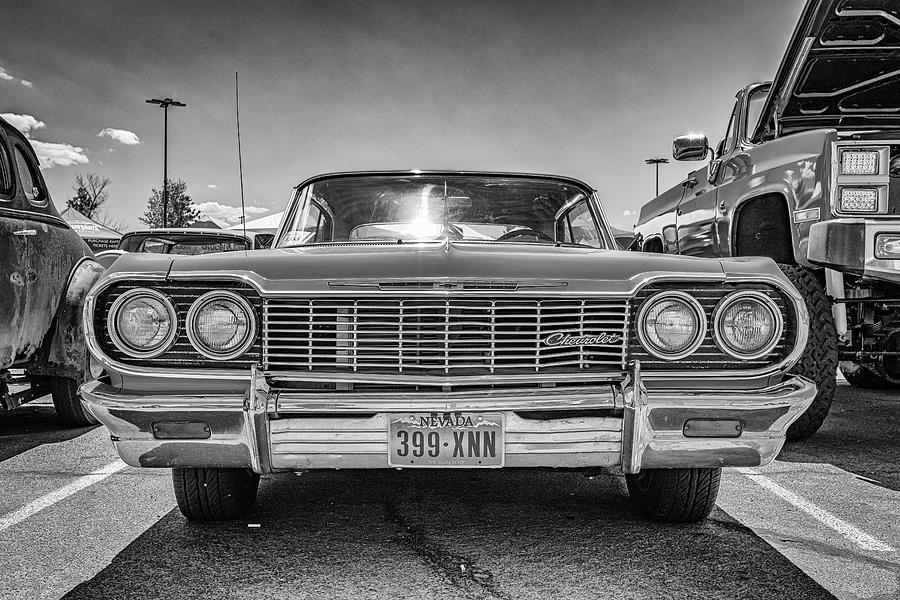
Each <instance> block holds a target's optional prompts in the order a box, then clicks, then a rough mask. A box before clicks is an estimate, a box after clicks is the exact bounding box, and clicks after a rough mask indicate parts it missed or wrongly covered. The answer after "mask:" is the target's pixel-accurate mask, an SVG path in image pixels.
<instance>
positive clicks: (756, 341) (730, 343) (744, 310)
mask: <svg viewBox="0 0 900 600" xmlns="http://www.w3.org/2000/svg"><path fill="white" fill-rule="evenodd" d="M713 324H714V326H713V337H714V338H715V340H716V345H718V346H719V349H720V350H722V352H724V353H726V354H728V355H730V356H732V357H734V358H738V359H742V360H752V359H756V358H761V357H763V356H765V355H766V354H768V353H769V352H771V351H772V349H773V348H774V347H775V346H776V345H777V344H778V341H779V340H780V339H781V332H782V329H783V327H784V323H783V321H782V317H781V311H780V310H779V309H778V306H777V305H776V304H775V302H774V301H773V300H772V299H771V298H770V297H768V296H767V295H765V294H763V293H761V292H751V291H747V292H734V293H732V294H729V295H728V296H725V298H723V299H722V300H721V301H720V302H719V304H718V305H717V306H716V309H715V311H713Z"/></svg>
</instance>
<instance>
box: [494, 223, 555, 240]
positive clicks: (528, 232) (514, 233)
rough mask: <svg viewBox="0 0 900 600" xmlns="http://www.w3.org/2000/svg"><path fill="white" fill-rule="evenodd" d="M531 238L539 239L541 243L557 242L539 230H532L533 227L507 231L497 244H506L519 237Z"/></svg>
mask: <svg viewBox="0 0 900 600" xmlns="http://www.w3.org/2000/svg"><path fill="white" fill-rule="evenodd" d="M526 236H531V237H535V238H537V239H538V241H541V242H553V241H555V240H554V239H553V238H552V237H550V236H549V235H547V234H546V233H544V232H543V231H538V230H537V229H532V228H531V227H525V226H523V227H516V228H515V229H512V230H510V231H507V232H506V233H504V234H503V235H501V236H500V237H498V238H497V239H496V240H494V241H495V242H506V241H509V240H512V239H515V238H518V237H526Z"/></svg>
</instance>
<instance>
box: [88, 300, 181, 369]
mask: <svg viewBox="0 0 900 600" xmlns="http://www.w3.org/2000/svg"><path fill="white" fill-rule="evenodd" d="M135 296H150V297H152V298H155V299H156V300H158V301H159V302H161V303H162V305H163V306H164V307H165V308H166V312H167V313H168V315H169V321H170V322H171V327H170V328H169V332H168V333H167V334H166V337H165V339H164V340H163V342H162V344H160V345H159V346H157V347H156V348H154V349H153V350H148V351H144V352H142V351H140V350H135V349H134V348H132V347H131V346H129V345H128V344H127V343H126V342H125V340H123V339H122V338H121V337H120V335H119V331H118V328H117V326H116V325H115V323H116V318H117V317H118V315H119V311H120V310H121V309H122V305H123V304H125V303H126V302H128V301H129V300H131V299H133V298H134V297H135ZM106 330H107V331H108V332H109V337H110V339H111V340H112V343H113V344H114V345H115V347H116V348H118V349H119V350H121V351H122V352H124V353H125V354H127V355H128V356H131V357H132V358H155V357H157V356H159V355H160V354H163V353H165V352H167V351H168V350H169V349H170V348H171V347H172V344H174V343H175V338H177V337H178V311H177V310H175V304H174V303H173V302H172V299H171V298H169V297H168V296H166V295H165V294H163V293H162V292H160V291H158V290H154V289H152V288H146V287H140V288H133V289H130V290H127V291H125V292H123V293H122V295H121V296H119V297H118V298H116V299H115V301H113V303H112V306H110V307H109V314H107V315H106Z"/></svg>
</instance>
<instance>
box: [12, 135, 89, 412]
mask: <svg viewBox="0 0 900 600" xmlns="http://www.w3.org/2000/svg"><path fill="white" fill-rule="evenodd" d="M92 257H93V253H92V252H91V250H90V248H88V246H87V244H85V243H84V241H83V240H82V239H81V238H80V237H79V236H78V234H77V233H75V232H74V231H73V230H72V228H71V227H69V225H68V224H67V223H66V222H65V221H64V220H63V219H62V218H60V216H59V213H58V212H57V211H56V208H55V207H54V206H53V201H52V200H51V198H50V194H49V192H48V191H47V186H46V184H45V183H44V178H43V177H42V175H41V171H40V169H39V168H38V158H37V156H36V155H35V153H34V150H33V148H32V147H31V145H30V144H29V142H28V140H27V139H26V138H25V136H23V135H22V134H21V133H19V132H18V131H17V130H16V129H15V128H14V127H12V126H11V125H10V124H9V123H7V122H6V121H4V120H3V119H2V118H0V409H5V410H9V409H12V408H15V407H17V406H19V405H21V404H24V403H25V402H29V401H31V400H34V399H36V398H39V397H42V396H45V395H47V394H51V395H52V396H53V404H54V406H55V407H56V412H57V414H58V415H59V417H60V419H62V420H63V421H64V422H65V423H67V424H69V425H77V426H84V425H90V424H95V423H96V421H95V420H94V419H93V417H92V416H91V415H90V413H86V412H85V411H84V409H83V408H82V406H81V402H80V400H79V398H78V394H77V392H78V386H79V385H81V384H82V383H84V381H85V380H86V379H87V378H88V376H87V373H88V370H89V360H88V353H87V349H86V347H85V343H84V336H83V335H82V327H81V318H82V305H83V303H84V299H85V296H86V295H87V292H88V289H89V288H90V286H91V285H92V284H93V283H94V282H95V281H96V280H97V279H98V278H99V277H100V274H101V272H102V268H101V267H100V266H99V265H98V264H97V263H96V262H94V261H93V259H92Z"/></svg>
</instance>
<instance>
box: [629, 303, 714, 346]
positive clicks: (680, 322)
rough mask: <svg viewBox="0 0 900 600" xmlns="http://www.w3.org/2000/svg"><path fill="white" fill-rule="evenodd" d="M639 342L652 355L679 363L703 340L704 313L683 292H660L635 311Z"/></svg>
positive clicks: (704, 328)
mask: <svg viewBox="0 0 900 600" xmlns="http://www.w3.org/2000/svg"><path fill="white" fill-rule="evenodd" d="M637 334H638V340H640V342H641V345H642V346H643V347H644V348H645V349H646V350H647V352H649V353H650V354H652V355H653V356H655V357H657V358H661V359H663V360H678V359H681V358H684V357H685V356H688V355H689V354H691V353H692V352H694V351H695V350H696V349H697V348H698V347H699V346H700V344H702V343H703V338H704V337H706V313H705V312H704V311H703V307H702V306H700V303H699V302H698V301H697V299H696V298H694V297H693V296H691V295H690V294H686V293H684V292H662V293H659V294H656V295H655V296H651V297H650V298H649V299H647V300H646V301H644V304H643V305H642V306H641V309H640V311H639V312H638V322H637Z"/></svg>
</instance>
